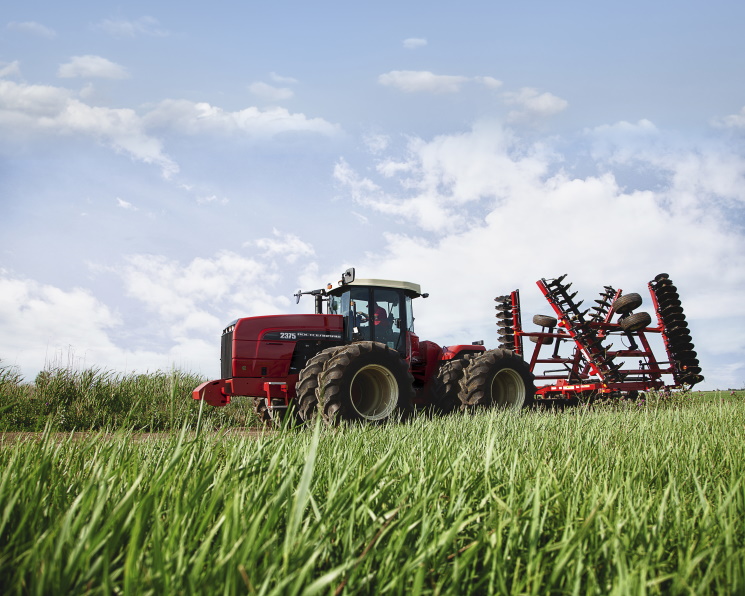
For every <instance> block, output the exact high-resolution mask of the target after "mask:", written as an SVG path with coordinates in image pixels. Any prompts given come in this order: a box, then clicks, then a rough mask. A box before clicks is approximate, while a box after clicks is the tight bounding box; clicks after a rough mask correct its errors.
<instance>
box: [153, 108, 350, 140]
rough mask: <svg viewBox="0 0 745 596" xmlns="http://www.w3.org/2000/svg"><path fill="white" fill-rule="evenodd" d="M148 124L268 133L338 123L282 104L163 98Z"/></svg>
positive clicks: (325, 130) (328, 129)
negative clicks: (232, 105)
mask: <svg viewBox="0 0 745 596" xmlns="http://www.w3.org/2000/svg"><path fill="white" fill-rule="evenodd" d="M144 119H145V122H146V123H147V125H148V126H149V127H153V128H166V129H170V130H173V131H174V132H179V133H183V134H233V133H240V134H248V135H250V136H256V137H271V136H274V135H277V134H281V133H285V132H313V133H319V134H325V135H333V134H336V133H337V132H339V130H340V129H339V127H338V126H337V125H335V124H331V123H330V122H327V121H326V120H324V119H322V118H308V117H307V116H305V114H299V113H296V114H293V113H291V112H289V111H287V110H286V109H284V108H279V107H274V108H269V109H266V110H260V109H259V108H256V107H249V108H245V109H243V110H239V111H237V112H226V111H225V110H223V109H221V108H218V107H216V106H212V105H210V104H208V103H205V102H199V103H195V102H191V101H187V100H171V99H169V100H165V101H162V102H161V103H160V104H158V106H157V107H156V108H155V109H153V110H152V111H151V112H149V113H148V114H147V115H146V116H145V117H144Z"/></svg>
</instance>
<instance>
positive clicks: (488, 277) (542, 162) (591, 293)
mask: <svg viewBox="0 0 745 596" xmlns="http://www.w3.org/2000/svg"><path fill="white" fill-rule="evenodd" d="M605 132H606V133H607V135H608V138H607V139H606V143H607V145H608V147H606V151H605V152H604V154H603V155H612V156H614V159H615V161H606V160H605V159H603V160H602V161H599V162H598V166H599V167H598V169H599V171H602V172H604V173H602V174H597V175H586V176H584V177H576V176H572V175H571V174H570V173H568V172H566V171H564V170H562V169H561V165H562V163H563V159H564V156H563V155H561V154H558V153H556V152H555V151H552V150H550V149H548V148H546V147H544V146H543V145H541V144H534V145H532V146H530V145H527V144H526V142H525V139H523V138H520V137H516V136H515V134H514V132H511V131H509V130H508V129H504V128H502V127H500V126H499V125H497V124H493V123H492V124H488V123H480V124H478V125H476V126H474V128H473V130H471V131H470V132H468V133H463V134H457V135H442V136H439V137H435V138H433V139H431V140H429V141H424V140H412V141H411V142H410V144H409V146H408V148H407V151H406V153H405V155H403V156H394V155H388V156H377V157H376V162H377V163H378V164H384V165H383V167H382V168H381V169H380V170H379V175H380V176H382V177H383V179H384V182H385V188H387V189H388V190H387V191H384V190H383V184H384V182H383V181H381V182H380V183H379V182H378V180H377V179H376V178H375V177H374V176H360V175H359V174H357V173H356V172H355V171H354V170H353V169H352V168H351V167H350V166H349V164H347V163H346V162H345V161H343V160H342V161H340V162H339V163H338V164H337V167H336V169H335V177H336V180H337V182H338V183H339V184H340V185H341V186H342V188H343V189H345V190H346V192H347V193H349V195H350V196H351V197H352V198H353V199H354V200H355V201H356V202H357V203H358V204H359V205H362V206H363V207H365V208H367V209H370V210H375V211H378V212H380V213H388V214H391V215H393V216H394V217H395V218H396V219H397V220H398V222H397V228H398V229H397V228H396V227H393V228H391V229H390V231H389V232H387V233H386V234H385V246H384V248H382V249H380V250H377V251H376V252H375V253H374V254H373V253H370V254H368V255H367V256H366V258H365V259H362V260H360V261H359V262H357V263H355V266H356V267H357V271H358V274H359V275H360V276H364V277H383V278H387V279H409V280H411V281H415V282H419V283H422V285H423V289H424V290H425V291H427V292H430V293H431V297H430V298H429V299H428V300H426V301H418V304H417V309H418V311H417V315H416V316H417V330H418V331H419V333H420V337H422V338H423V339H431V340H433V341H436V342H438V343H440V344H441V345H442V344H445V345H448V344H450V343H467V342H470V341H472V340H477V339H485V340H486V341H487V345H488V346H489V345H491V347H494V346H495V345H496V344H497V336H496V331H495V327H494V323H493V322H494V318H493V316H494V311H493V302H491V298H493V297H494V296H496V295H498V294H503V293H505V292H508V291H510V290H512V289H516V288H519V289H521V301H522V304H523V320H524V321H528V322H529V321H530V317H531V316H532V315H533V314H539V313H540V314H548V313H550V307H549V306H548V305H547V304H546V302H545V300H544V299H543V298H542V296H541V295H540V293H539V292H538V290H537V289H536V288H535V285H534V282H535V281H536V280H538V279H540V278H542V277H555V276H558V275H561V274H563V273H568V274H569V278H568V280H570V281H572V282H573V283H574V286H573V288H575V289H578V290H579V291H580V296H579V297H581V298H583V299H585V302H586V303H589V305H592V301H593V300H594V299H595V298H597V293H598V292H599V291H600V290H601V289H602V286H603V285H604V284H612V285H614V286H615V287H616V288H623V289H624V290H625V291H626V292H631V291H636V292H640V293H642V295H647V296H648V292H647V290H646V284H647V282H648V281H649V280H650V279H652V278H653V277H654V275H656V274H657V273H660V272H663V271H664V272H667V273H669V274H670V276H671V277H672V279H673V281H674V282H675V283H676V285H677V286H678V288H679V291H680V293H681V297H682V300H683V304H684V307H685V308H686V312H687V313H688V315H689V323H690V324H691V328H692V330H693V336H694V342H695V344H696V347H697V351H698V352H699V356H700V358H701V360H702V365H703V367H704V375H705V376H707V382H708V383H710V385H709V386H712V387H717V386H722V387H726V386H729V385H731V384H736V383H741V382H742V380H741V379H733V378H731V377H729V376H727V375H728V374H729V373H727V370H728V368H727V366H725V365H723V364H722V362H723V363H725V364H726V362H727V361H728V360H729V361H730V362H742V361H743V360H744V359H745V343H744V342H743V340H742V337H745V301H743V300H742V297H743V296H745V238H744V237H743V235H742V233H741V231H739V228H738V227H737V225H733V222H732V211H731V209H736V210H738V211H735V213H739V215H738V216H736V217H740V218H741V217H742V215H743V211H742V203H741V201H742V200H743V197H744V196H745V158H744V157H743V156H738V155H732V152H731V148H729V147H727V146H725V145H724V144H722V145H721V146H719V147H718V148H714V147H706V148H701V147H680V146H675V145H674V143H673V142H672V141H671V140H669V141H668V145H667V146H666V145H665V144H664V143H660V141H659V139H658V138H657V137H658V136H660V135H661V134H662V133H660V131H658V130H657V129H656V128H655V127H654V125H652V123H647V122H642V123H641V124H639V125H638V126H634V125H628V126H627V125H625V124H619V125H617V126H614V127H608V128H606V129H605ZM602 134H603V131H602V130H599V131H596V133H595V135H596V137H595V138H592V141H593V142H597V137H598V136H600V135H602ZM645 135H648V136H651V138H652V139H653V140H654V143H653V144H650V151H649V153H644V152H643V151H636V152H632V151H628V150H627V149H624V148H622V147H618V146H615V144H616V143H619V144H621V145H623V144H624V143H626V142H627V140H628V139H630V140H628V142H629V143H630V144H631V146H632V147H634V146H637V147H638V146H639V145H640V144H642V141H641V139H642V138H644V136H645ZM590 138H591V137H588V140H589V139H590ZM614 138H615V139H616V140H615V141H614V140H613V139H614ZM663 146H664V147H665V150H664V151H660V148H661V147H663ZM653 149H656V151H653ZM621 155H628V156H631V155H634V159H635V160H636V161H634V162H633V163H634V165H635V166H638V167H643V168H646V169H650V170H653V171H654V172H655V173H656V176H655V179H654V183H653V184H650V186H648V187H646V188H645V187H643V185H640V188H639V189H637V190H626V189H624V188H623V187H622V186H621V185H620V184H619V183H618V180H617V178H616V175H615V173H614V171H613V168H614V167H625V166H626V165H627V164H628V163H630V162H628V161H624V162H620V161H619V156H621ZM629 159H631V158H630V157H629ZM391 164H397V166H396V167H393V166H392V165H391ZM391 182H398V185H399V190H397V191H395V190H394V191H392V190H390V189H391V188H395V187H392V186H391V184H390V183H391ZM452 305H458V306H457V307H455V308H453V306H452ZM646 309H647V310H650V309H651V304H650V300H649V298H647V300H646ZM722 358H723V360H722ZM714 363H718V364H716V365H715V364H714Z"/></svg>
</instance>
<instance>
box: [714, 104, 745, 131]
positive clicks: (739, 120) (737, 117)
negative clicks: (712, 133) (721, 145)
mask: <svg viewBox="0 0 745 596" xmlns="http://www.w3.org/2000/svg"><path fill="white" fill-rule="evenodd" d="M713 124H714V126H718V127H720V128H736V129H745V107H742V108H741V109H740V111H739V113H737V114H730V115H729V116H725V117H724V118H720V119H716V120H714V122H713Z"/></svg>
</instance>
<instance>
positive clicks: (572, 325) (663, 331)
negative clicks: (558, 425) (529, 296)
mask: <svg viewBox="0 0 745 596" xmlns="http://www.w3.org/2000/svg"><path fill="white" fill-rule="evenodd" d="M565 278H566V274H565V275H562V276H560V277H558V278H554V279H540V280H538V281H537V282H536V285H537V286H538V288H539V290H540V291H541V293H542V294H543V296H544V297H545V298H546V300H547V301H548V303H549V305H550V306H551V309H552V310H553V313H554V314H555V318H553V317H550V316H545V315H537V316H536V317H534V323H536V324H537V325H539V326H540V327H541V330H540V331H525V330H524V329H523V326H522V313H521V306H520V292H519V290H514V291H513V292H511V293H510V294H508V295H505V296H498V297H497V298H495V301H496V302H497V306H496V309H497V311H498V312H497V315H496V316H497V318H498V319H500V320H499V321H498V323H497V325H498V327H499V328H500V329H499V335H500V347H501V348H506V349H510V350H512V351H514V352H515V353H516V354H518V355H520V356H521V357H522V358H523V359H525V360H528V361H529V365H530V371H531V373H533V375H534V376H535V380H536V381H537V382H540V381H547V383H546V384H545V385H543V386H540V387H538V389H537V390H536V395H535V398H536V401H537V402H541V401H543V402H549V401H550V402H556V401H560V402H579V401H591V400H593V399H597V398H607V397H621V396H624V397H628V398H631V399H633V398H636V397H637V396H638V395H639V394H640V392H643V391H651V390H655V391H668V390H672V389H679V388H682V387H685V386H693V385H694V384H696V383H698V382H700V381H702V380H703V377H702V376H701V375H700V372H701V368H700V366H699V362H698V359H697V354H696V352H694V351H693V343H692V341H691V338H690V333H689V331H688V325H687V323H686V322H685V315H683V311H682V306H681V304H680V300H679V296H678V294H677V288H676V287H675V286H674V285H673V284H672V281H671V280H670V279H669V276H668V275H667V274H666V273H661V274H659V275H658V276H656V277H655V278H654V279H653V280H652V281H650V282H649V283H648V284H647V288H648V290H649V294H650V297H651V302H652V305H653V307H654V310H655V314H656V320H657V324H656V325H652V317H651V316H649V315H646V316H645V315H644V314H643V313H641V314H637V315H634V313H633V311H634V310H635V309H636V307H637V306H638V305H640V304H641V302H642V300H641V298H640V297H638V304H637V301H636V300H634V299H633V298H632V300H628V298H631V295H627V298H626V299H625V300H624V301H621V302H617V301H618V300H619V298H621V296H623V293H622V291H621V290H620V289H618V290H616V289H615V288H613V287H612V286H604V289H603V292H601V293H600V299H599V300H595V302H596V304H597V306H595V307H593V308H588V309H586V310H581V308H580V307H581V306H582V303H583V301H582V300H580V301H579V302H575V300H574V298H575V296H576V295H577V292H576V291H575V292H570V287H571V285H572V284H571V283H569V284H565V283H563V281H564V279H565ZM623 302H626V303H627V304H626V305H625V308H622V303H623ZM629 302H631V303H633V304H628V303H629ZM616 305H618V306H617V308H618V310H616ZM616 315H619V317H618V318H616ZM632 316H633V317H636V318H629V317H632ZM614 318H616V320H615V322H614ZM647 321H648V324H646V323H647ZM552 322H553V323H554V324H553V325H552V324H551V323H552ZM637 327H638V328H637ZM648 334H659V335H660V336H661V337H662V343H663V345H664V350H665V357H664V358H665V359H662V360H658V358H657V357H656V356H655V353H654V350H653V349H652V346H651V344H650V341H649V338H648V337H647V335H648ZM523 338H529V339H530V340H531V341H533V342H534V343H535V347H534V348H533V349H532V351H531V353H530V354H528V353H526V350H525V346H524V343H523ZM623 338H625V339H626V340H627V343H628V345H625V346H623V348H622V349H612V348H613V346H614V344H613V343H612V342H613V340H617V339H623ZM563 346H569V347H570V348H571V354H570V355H563V356H562V355H561V354H560V350H561V348H562V347H563ZM548 347H551V348H550V349H551V353H550V354H549V355H548V356H546V355H545V348H548ZM529 351H530V350H529ZM622 359H624V360H623V361H622ZM629 359H636V360H637V364H636V366H634V365H633V364H631V365H629V366H627V365H626V361H627V360H629ZM542 365H546V366H548V365H556V366H557V367H558V368H557V369H552V370H543V371H539V370H538V369H539V368H541V367H542ZM670 377H671V381H667V382H666V378H667V379H669V378H670Z"/></svg>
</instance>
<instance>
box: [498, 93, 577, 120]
mask: <svg viewBox="0 0 745 596" xmlns="http://www.w3.org/2000/svg"><path fill="white" fill-rule="evenodd" d="M504 99H505V103H507V105H513V106H516V107H517V109H516V110H513V111H512V112H510V114H509V115H508V118H509V120H510V121H511V122H524V121H530V120H535V119H536V118H545V117H548V116H553V115H555V114H558V113H559V112H563V111H564V110H565V109H566V108H567V106H568V105H569V102H567V101H566V100H565V99H561V98H560V97H557V96H556V95H554V94H552V93H549V92H547V91H546V92H544V93H540V92H539V91H538V90H537V89H533V88H532V87H523V88H522V89H520V90H519V91H510V92H506V93H505V94H504Z"/></svg>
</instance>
